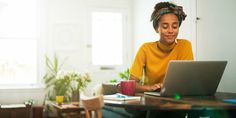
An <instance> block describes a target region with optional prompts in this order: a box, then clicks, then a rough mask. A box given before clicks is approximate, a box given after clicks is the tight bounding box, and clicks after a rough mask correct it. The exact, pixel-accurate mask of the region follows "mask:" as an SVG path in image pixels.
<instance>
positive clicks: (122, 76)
mask: <svg viewBox="0 0 236 118" xmlns="http://www.w3.org/2000/svg"><path fill="white" fill-rule="evenodd" d="M119 77H120V79H122V80H129V77H130V72H129V68H128V69H126V70H124V71H123V72H120V73H119ZM109 82H110V83H117V82H118V80H117V79H112V80H110V81H109Z"/></svg>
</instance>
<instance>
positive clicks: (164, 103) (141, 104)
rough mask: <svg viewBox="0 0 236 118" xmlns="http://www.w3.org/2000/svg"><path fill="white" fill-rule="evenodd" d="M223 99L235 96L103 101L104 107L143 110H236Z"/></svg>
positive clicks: (235, 96)
mask: <svg viewBox="0 0 236 118" xmlns="http://www.w3.org/2000/svg"><path fill="white" fill-rule="evenodd" d="M224 99H236V94H235V93H222V92H218V93H216V94H215V95H214V96H186V97H180V98H179V99H176V98H173V97H156V96H149V95H142V97H141V100H130V101H112V100H105V105H107V106H113V107H123V108H131V109H144V110H201V109H216V110H225V109H226V110H236V104H230V103H225V102H223V100H224Z"/></svg>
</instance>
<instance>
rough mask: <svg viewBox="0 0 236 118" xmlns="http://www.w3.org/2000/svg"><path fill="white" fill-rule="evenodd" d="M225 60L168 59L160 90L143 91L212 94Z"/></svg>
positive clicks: (148, 93)
mask: <svg viewBox="0 0 236 118" xmlns="http://www.w3.org/2000/svg"><path fill="white" fill-rule="evenodd" d="M226 64H227V61H186V60H185V61H184V60H178V61H177V60H175V61H170V62H169V65H168V68H167V73H166V76H165V79H164V82H163V87H162V89H161V91H160V92H144V94H146V95H155V96H175V95H181V96H209V95H214V94H215V92H216V90H217V87H218V85H219V83H220V80H221V77H222V75H223V72H224V70H225V67H226Z"/></svg>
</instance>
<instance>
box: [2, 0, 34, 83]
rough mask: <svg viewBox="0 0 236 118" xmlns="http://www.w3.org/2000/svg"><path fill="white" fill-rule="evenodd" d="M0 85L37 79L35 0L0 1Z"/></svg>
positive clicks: (32, 81) (30, 81) (31, 81)
mask: <svg viewBox="0 0 236 118" xmlns="http://www.w3.org/2000/svg"><path fill="white" fill-rule="evenodd" d="M0 4H1V5H0V17H1V18H0V86H4V85H5V86H6V85H7V86H9V85H14V86H17V85H33V84H36V83H37V40H36V39H37V36H38V31H39V21H38V19H39V18H38V11H37V8H38V6H37V1H36V0H1V2H0Z"/></svg>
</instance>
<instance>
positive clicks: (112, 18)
mask: <svg viewBox="0 0 236 118" xmlns="http://www.w3.org/2000/svg"><path fill="white" fill-rule="evenodd" d="M122 49H123V16H122V13H118V12H92V64H93V65H121V64H122V63H123V50H122Z"/></svg>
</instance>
